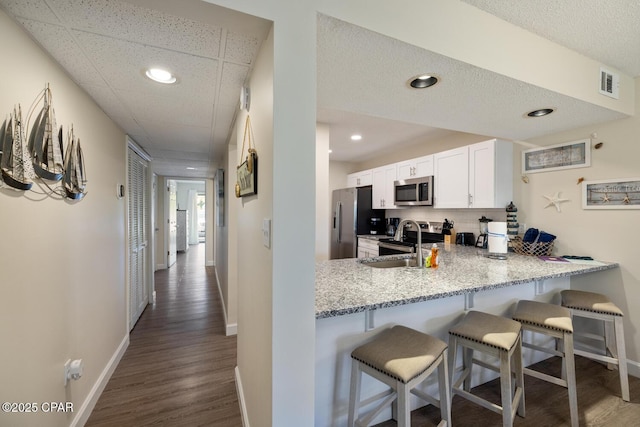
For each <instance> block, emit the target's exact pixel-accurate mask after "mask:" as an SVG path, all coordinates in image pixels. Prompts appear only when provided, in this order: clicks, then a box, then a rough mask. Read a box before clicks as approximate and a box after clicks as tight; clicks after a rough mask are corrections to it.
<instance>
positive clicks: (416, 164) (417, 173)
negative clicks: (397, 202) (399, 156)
mask: <svg viewBox="0 0 640 427" xmlns="http://www.w3.org/2000/svg"><path fill="white" fill-rule="evenodd" d="M397 173H398V177H397V178H396V179H398V180H400V179H411V178H420V177H423V176H430V175H433V155H429V156H422V157H418V158H415V159H410V160H406V161H404V162H399V163H397Z"/></svg>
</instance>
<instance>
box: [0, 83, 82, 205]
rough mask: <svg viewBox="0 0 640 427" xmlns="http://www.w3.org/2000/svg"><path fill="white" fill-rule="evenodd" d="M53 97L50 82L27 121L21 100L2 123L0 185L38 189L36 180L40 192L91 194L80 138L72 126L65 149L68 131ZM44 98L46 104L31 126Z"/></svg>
mask: <svg viewBox="0 0 640 427" xmlns="http://www.w3.org/2000/svg"><path fill="white" fill-rule="evenodd" d="M52 100H53V96H52V93H51V89H50V88H49V85H48V84H47V85H46V87H45V89H44V90H43V91H41V92H40V94H39V95H38V96H37V97H36V100H35V101H34V102H33V104H32V107H31V108H30V109H29V111H28V113H27V115H26V118H27V122H26V123H25V122H23V120H22V109H21V107H20V104H18V105H17V106H16V107H14V110H13V112H11V113H10V114H9V115H8V116H7V118H6V120H5V121H4V123H3V124H2V126H1V127H0V170H1V174H0V176H1V178H2V180H1V181H0V187H2V183H4V184H6V186H9V187H11V188H13V189H16V190H22V191H28V190H32V191H35V192H36V193H38V189H37V188H32V187H33V184H34V180H35V182H36V183H37V184H38V187H39V188H40V189H41V190H43V192H41V193H40V194H45V195H49V196H53V197H60V198H67V199H71V200H80V199H82V198H83V197H84V196H85V195H86V194H87V191H86V186H87V179H86V169H85V162H84V154H83V153H82V147H81V146H80V139H79V138H77V137H76V136H75V134H74V131H73V126H71V127H70V128H69V131H68V133H67V144H66V149H64V145H65V144H64V133H63V130H62V126H60V128H58V126H57V123H56V118H55V112H54V109H53V102H52ZM40 102H42V108H41V109H40V111H39V112H38V114H37V116H36V117H35V120H34V122H33V125H32V126H31V128H30V129H29V130H28V129H27V128H28V127H29V122H30V119H31V117H32V115H34V113H35V111H36V108H37V105H39V104H40ZM27 131H29V133H28V136H27Z"/></svg>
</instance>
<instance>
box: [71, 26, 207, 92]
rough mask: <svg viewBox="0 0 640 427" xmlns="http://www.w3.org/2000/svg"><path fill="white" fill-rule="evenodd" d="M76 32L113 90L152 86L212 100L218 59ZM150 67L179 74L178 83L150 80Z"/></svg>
mask: <svg viewBox="0 0 640 427" xmlns="http://www.w3.org/2000/svg"><path fill="white" fill-rule="evenodd" d="M73 33H74V36H75V37H76V39H77V40H78V41H79V43H80V44H81V45H82V46H83V48H84V49H85V50H86V54H87V56H88V57H89V59H90V60H91V61H92V62H93V63H94V64H95V66H96V69H97V70H99V72H100V74H102V75H103V76H104V78H105V80H107V81H108V84H109V86H111V87H113V88H114V89H121V90H127V91H130V90H136V89H138V88H143V87H149V88H150V90H160V91H162V93H163V94H164V95H167V96H175V97H183V98H192V99H197V98H198V97H206V98H209V99H213V96H214V94H215V92H214V90H215V85H216V75H217V66H218V61H216V60H213V59H208V58H203V57H199V56H194V55H190V54H185V53H180V52H175V51H171V50H166V49H159V48H156V47H151V46H146V45H143V44H139V43H132V42H127V41H123V40H118V39H114V38H111V37H105V36H101V35H96V34H91V33H86V32H83V31H74V32H73ZM149 67H161V68H165V69H167V70H168V71H171V72H172V73H174V74H175V75H176V76H177V78H178V80H179V81H178V84H176V85H162V84H161V83H156V82H153V81H151V80H149V79H148V78H146V77H145V76H144V71H145V70H146V69H147V68H149ZM159 86H160V87H159Z"/></svg>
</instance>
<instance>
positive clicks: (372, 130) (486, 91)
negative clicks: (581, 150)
mask: <svg viewBox="0 0 640 427" xmlns="http://www.w3.org/2000/svg"><path fill="white" fill-rule="evenodd" d="M463 1H465V2H466V3H469V4H470V5H473V6H476V7H478V8H480V9H483V10H485V11H487V12H488V13H491V14H493V15H495V16H498V17H500V18H502V19H504V20H507V21H509V22H512V23H513V24H515V25H517V26H520V27H523V28H525V29H527V30H529V31H531V32H533V33H537V34H539V35H541V36H542V37H546V38H548V39H550V40H552V41H554V42H556V43H558V44H560V45H563V46H566V47H569V48H571V49H573V50H576V51H578V52H581V53H583V54H584V55H587V56H590V57H592V58H593V59H596V60H599V61H601V62H602V63H603V64H608V65H611V66H614V67H617V68H619V69H620V70H621V71H623V72H625V73H627V74H629V75H632V76H637V75H639V74H640V26H638V25H637V22H640V21H639V19H640V2H639V1H637V0H611V1H608V2H603V1H600V0H562V1H558V0H536V1H531V2H521V1H517V2H516V1H512V0H463ZM0 7H2V8H3V9H4V10H6V11H7V12H8V13H9V15H11V16H13V17H14V18H15V19H16V21H17V22H19V23H20V24H22V25H23V26H24V27H25V29H26V30H27V31H28V32H29V33H30V34H31V35H32V37H33V38H34V39H35V40H36V41H37V42H38V43H40V45H41V46H43V48H44V49H45V50H47V51H48V52H49V53H50V54H51V56H52V57H53V58H55V59H56V60H57V61H58V62H59V63H60V64H61V65H62V67H64V68H65V69H66V70H67V72H68V73H69V75H70V76H71V77H72V78H73V79H74V80H75V81H76V82H77V83H78V84H79V85H80V86H81V87H83V88H84V89H85V90H86V91H87V93H88V94H89V95H90V96H91V97H93V99H94V100H95V101H96V102H97V103H98V104H99V105H100V106H101V108H102V109H103V110H104V111H105V112H106V113H107V114H108V115H109V116H110V117H111V118H112V119H113V120H114V121H115V122H116V123H117V124H118V125H119V126H120V127H122V129H123V130H124V131H125V132H126V133H128V134H130V135H131V136H132V137H133V138H134V139H135V140H136V141H137V142H138V143H139V144H140V145H142V146H143V147H144V149H145V150H146V151H147V152H148V153H149V154H150V155H151V156H152V157H153V159H154V169H155V170H156V171H157V172H158V173H160V174H162V175H168V176H175V177H187V178H188V177H197V178H202V177H210V176H212V173H213V170H212V165H215V164H216V163H217V161H218V160H219V159H221V158H222V155H223V152H224V148H225V145H226V143H227V140H228V138H229V134H230V129H231V126H232V124H233V121H234V120H235V117H236V113H237V109H238V100H239V92H240V87H241V86H242V85H243V83H244V82H245V81H246V79H247V78H248V76H249V75H250V73H251V70H252V67H253V65H254V62H255V57H256V55H257V53H258V51H259V49H260V47H261V45H262V43H263V41H264V40H265V38H266V37H267V34H268V31H269V29H270V28H271V22H269V21H265V20H262V19H258V18H255V17H251V16H247V15H244V14H240V13H237V12H234V11H231V10H229V9H225V8H221V7H217V6H214V5H212V4H209V3H207V2H203V1H201V0H179V1H178V0H119V1H118V0H0ZM318 24H319V25H318V121H319V122H322V123H326V124H328V125H329V126H330V129H331V131H330V139H331V148H332V149H333V154H332V159H334V160H345V161H362V160H365V159H367V158H368V157H372V156H376V155H379V154H380V153H384V152H385V151H388V150H390V149H397V148H398V147H400V146H401V145H402V144H403V143H407V144H408V143H412V142H414V141H416V140H423V141H434V143H436V142H437V140H438V139H439V138H442V137H443V136H444V135H447V134H448V133H451V132H456V131H462V132H469V133H475V134H482V135H487V136H496V137H502V138H509V139H527V138H531V137H534V136H538V135H544V134H547V133H552V132H558V131H561V130H564V129H569V128H573V127H578V126H584V125H586V124H591V123H598V122H604V121H608V120H613V119H617V118H620V117H622V115H620V114H617V113H613V112H611V111H610V110H607V109H604V108H600V107H597V106H594V105H592V104H588V103H584V102H580V101H577V100H575V99H573V98H570V97H567V96H563V95H560V94H558V93H555V92H551V91H548V90H545V89H542V88H539V87H534V86H531V85H528V84H525V83H522V82H520V81H517V80H513V79H510V78H507V77H504V76H500V75H497V74H495V73H491V72H489V71H487V70H483V69H479V68H477V67H473V66H471V65H469V64H465V63H461V62H458V61H455V60H453V59H451V58H447V57H444V56H441V55H437V54H434V53H433V52H428V51H425V50H422V49H418V48H416V47H414V46H409V45H406V44H404V43H400V42H398V41H397V40H393V39H390V38H387V37H384V36H381V35H380V34H377V33H374V32H371V31H368V30H365V29H362V28H359V27H355V26H353V25H350V24H347V23H344V22H342V21H339V20H336V19H332V18H328V17H324V16H320V17H319V20H318ZM381 59H384V60H381ZM426 64H428V65H429V66H428V67H426V66H425V65H426ZM150 66H164V67H166V68H168V69H169V70H171V71H173V72H174V73H176V74H177V76H178V79H179V83H178V84H177V85H173V86H165V85H160V84H157V83H154V82H151V81H149V80H148V79H146V78H145V77H144V76H143V71H144V69H145V68H147V67H150ZM422 69H429V70H433V71H434V72H437V74H440V75H441V76H443V79H442V80H441V82H440V83H439V84H438V85H437V86H434V87H433V88H431V89H429V92H428V93H429V96H428V97H426V96H424V95H423V94H422V93H421V92H420V91H412V90H409V89H408V88H407V87H406V85H405V82H406V80H407V79H408V78H409V77H410V76H412V75H413V74H415V73H414V70H422ZM54 90H55V88H54ZM541 106H553V107H555V108H557V109H558V110H557V112H556V113H554V114H553V115H551V116H548V117H546V118H545V119H544V121H540V120H538V121H535V120H532V119H524V118H523V117H522V114H523V113H524V112H526V111H529V110H531V109H535V108H540V107H541ZM353 131H359V132H361V133H363V134H364V135H365V140H364V141H362V142H361V143H359V144H357V145H355V144H352V143H350V141H349V140H348V136H349V135H350V133H351V132H353ZM187 166H190V167H195V168H196V170H187V169H186V167H187Z"/></svg>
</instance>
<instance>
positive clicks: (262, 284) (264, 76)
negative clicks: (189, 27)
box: [234, 33, 276, 426]
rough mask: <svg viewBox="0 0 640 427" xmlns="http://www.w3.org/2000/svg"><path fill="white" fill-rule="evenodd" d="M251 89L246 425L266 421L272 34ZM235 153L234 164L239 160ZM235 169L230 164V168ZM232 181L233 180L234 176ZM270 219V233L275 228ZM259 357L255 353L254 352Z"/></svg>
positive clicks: (242, 305)
mask: <svg viewBox="0 0 640 427" xmlns="http://www.w3.org/2000/svg"><path fill="white" fill-rule="evenodd" d="M249 87H250V88H251V126H252V129H253V134H254V135H255V141H254V142H255V147H256V150H257V152H258V194H257V195H254V196H245V197H243V198H241V199H237V200H236V201H235V202H236V203H238V204H239V207H238V210H237V214H238V229H237V239H238V246H237V248H238V254H237V256H238V272H237V274H238V301H239V305H238V373H239V377H240V379H241V382H242V384H243V390H244V399H243V400H244V402H246V406H247V407H249V408H251V409H252V411H251V412H250V413H249V420H248V421H249V423H250V425H251V426H262V425H264V426H267V425H270V424H271V421H270V420H271V417H272V407H271V404H272V401H271V385H270V384H269V380H270V378H271V372H272V369H273V368H272V361H273V355H272V333H273V325H272V323H273V317H272V301H273V295H272V292H273V284H272V281H271V277H272V275H273V252H272V250H271V248H266V247H264V246H263V244H262V221H263V219H271V220H273V219H274V215H273V108H272V105H273V33H270V35H269V38H268V39H267V40H266V41H265V42H264V44H263V46H262V49H261V51H260V53H259V56H258V59H257V60H256V64H255V68H254V70H253V75H252V77H251V80H250V82H249ZM246 115H247V114H246V111H243V112H242V113H241V114H239V115H238V119H237V123H236V126H237V127H236V133H237V135H238V140H237V144H236V145H237V146H238V147H242V140H241V139H240V138H242V136H243V135H244V134H245V132H244V126H245V119H246ZM246 150H247V147H246V144H245V152H244V153H240V152H239V151H241V150H238V152H237V154H238V157H237V158H236V160H235V164H236V165H237V164H240V163H241V162H242V161H244V159H245V156H246V154H247V152H246ZM234 171H235V168H234ZM234 184H235V180H234ZM275 228H276V224H275V221H274V222H273V232H274V234H275V232H276V230H275ZM258 354H259V355H260V357H256V356H257V355H258Z"/></svg>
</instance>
